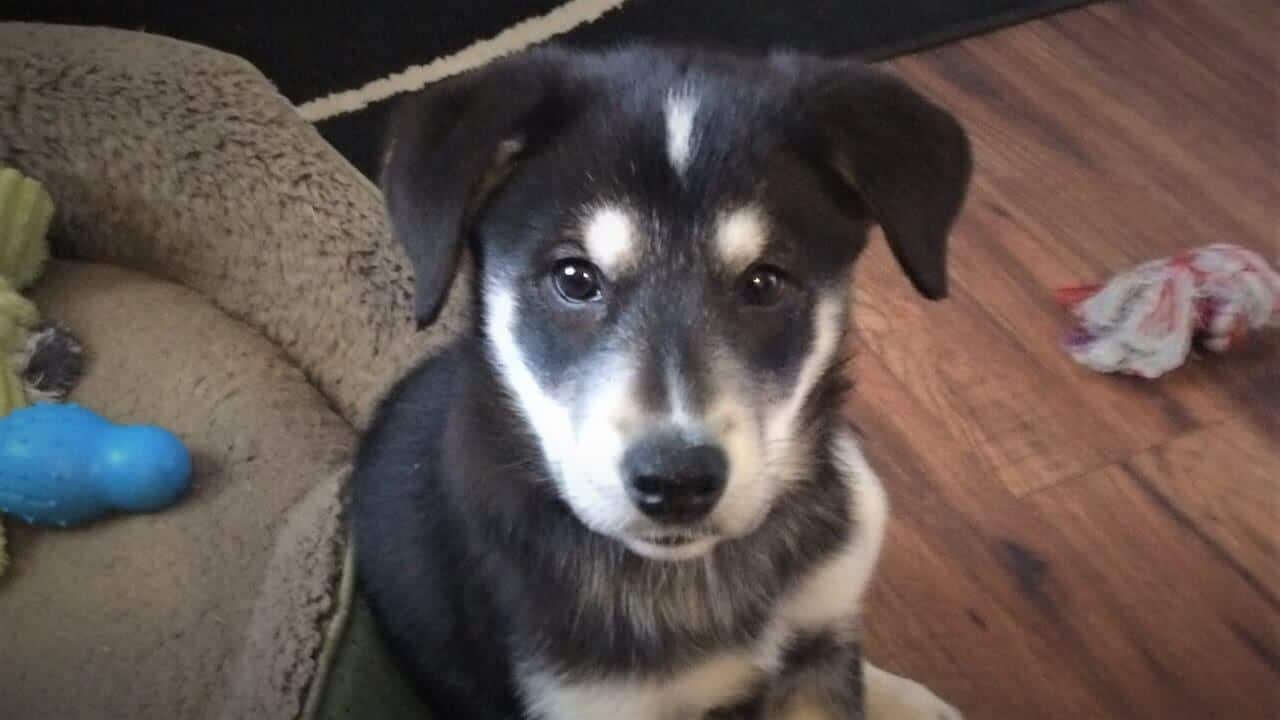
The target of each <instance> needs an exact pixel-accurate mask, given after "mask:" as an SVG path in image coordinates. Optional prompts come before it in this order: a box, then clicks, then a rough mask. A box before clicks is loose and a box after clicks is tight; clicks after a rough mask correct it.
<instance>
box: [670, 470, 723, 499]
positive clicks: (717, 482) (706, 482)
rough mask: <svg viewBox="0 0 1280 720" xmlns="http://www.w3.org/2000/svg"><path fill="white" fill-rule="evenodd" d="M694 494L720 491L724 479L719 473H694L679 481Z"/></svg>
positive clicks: (710, 493)
mask: <svg viewBox="0 0 1280 720" xmlns="http://www.w3.org/2000/svg"><path fill="white" fill-rule="evenodd" d="M681 482H682V483H683V484H684V485H686V486H687V487H688V491H689V494H691V495H694V496H703V495H713V494H715V493H718V492H720V487H721V486H722V485H723V484H724V479H723V477H722V476H719V475H710V474H707V475H694V476H693V477H690V478H686V479H684V480H682V481H681Z"/></svg>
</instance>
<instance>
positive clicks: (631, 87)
mask: <svg viewBox="0 0 1280 720" xmlns="http://www.w3.org/2000/svg"><path fill="white" fill-rule="evenodd" d="M969 166H970V159H969V149H968V143H967V141H966V139H965V136H964V133H963V131H962V130H961V128H960V127H959V126H958V125H957V124H956V122H955V121H954V120H953V119H952V118H951V117H950V116H949V115H948V114H946V113H945V112H944V111H942V110H940V109H939V108H937V107H935V106H934V105H932V104H930V103H929V102H927V101H926V100H924V99H923V98H922V97H920V96H919V95H917V94H916V93H915V92H913V91H911V90H910V89H908V88H907V87H906V86H904V85H903V84H901V83H900V82H898V81H897V80H894V79H892V78H890V77H889V76H887V75H884V74H881V73H879V72H875V71H872V70H869V69H867V68H865V67H863V66H861V65H858V64H855V63H851V62H838V61H828V60H819V59H816V58H810V57H803V56H796V55H773V56H770V57H767V58H763V57H762V58H756V59H748V58H738V57H729V56H722V55H703V54H697V53H687V52H671V51H666V52H659V51H656V50H650V49H643V48H633V49H628V50H623V51H615V52H611V53H608V54H580V53H573V52H568V51H563V50H557V49H546V50H540V51H536V52H531V53H526V54H524V55H520V56H516V57H513V58H511V59H508V60H505V61H502V62H499V63H496V64H493V65H490V66H487V67H485V68H483V69H480V70H477V71H474V72H471V73H468V74H465V75H462V76H458V77H455V78H452V79H450V80H447V81H445V82H442V83H440V84H438V85H436V86H433V87H431V88H429V89H428V90H426V91H424V92H422V93H419V94H418V95H416V96H414V97H412V98H410V99H409V100H408V101H407V102H406V103H405V104H404V105H403V106H402V108H401V109H400V110H399V111H398V113H397V115H396V116H395V118H394V120H393V123H392V132H391V137H390V145H389V150H388V159H387V164H386V169H385V172H384V177H383V185H384V188H385V191H386V196H387V202H388V207H389V210H390V214H391V218H392V222H393V226H394V230H395V233H396V235H397V237H398V238H399V240H400V242H402V243H403V244H404V246H405V248H406V250H407V251H408V254H409V257H410V259H411V260H412V262H413V265H414V272H415V276H416V294H417V297H416V307H417V312H418V316H419V321H420V322H421V323H429V322H430V321H431V320H433V319H434V317H435V316H436V314H437V313H438V312H439V310H440V306H441V305H442V304H443V302H444V298H445V297H446V295H447V294H448V290H449V287H450V284H451V282H452V279H453V276H454V273H455V271H456V269H457V266H458V260H459V258H460V255H461V253H462V252H463V250H464V248H469V249H470V251H471V252H472V253H473V255H474V257H475V258H476V260H477V267H478V275H479V283H480V285H479V289H480V291H479V292H477V294H476V296H477V298H478V300H477V301H478V303H479V304H480V308H479V309H480V317H481V322H480V332H481V333H482V334H483V337H484V340H485V342H486V343H487V347H488V350H489V353H490V357H491V359H492V362H493V364H494V367H495V368H496V369H497V372H498V375H499V376H500V378H501V381H502V383H503V385H504V387H502V388H495V391H505V392H506V393H507V394H509V395H510V397H511V399H512V401H513V404H514V407H515V408H517V409H518V411H519V412H520V413H521V414H522V415H523V417H524V419H525V420H526V421H527V424H528V428H529V430H530V432H531V433H532V434H533V435H534V436H535V437H536V438H537V441H538V444H539V446H540V448H541V450H542V453H543V455H544V459H545V461H546V464H547V466H548V468H549V469H550V475H551V478H552V480H553V482H554V483H555V486H556V490H557V492H558V493H559V495H560V496H561V497H562V498H563V500H564V501H565V502H566V503H567V504H568V506H569V507H570V508H571V509H572V510H573V512H574V513H575V514H576V515H577V517H578V518H579V519H580V520H581V521H582V522H583V523H584V524H585V525H586V526H588V527H590V528H591V529H593V530H595V531H597V532H600V533H603V534H606V535H609V536H611V537H614V538H617V539H618V540H620V541H621V542H623V543H624V544H625V545H626V546H627V547H629V548H631V549H632V550H633V551H635V552H637V553H640V554H642V555H645V556H647V557H652V558H663V559H681V558H688V557H695V556H697V555H700V554H702V553H704V552H706V551H707V550H709V549H710V548H711V547H713V546H714V545H715V543H716V542H718V541H721V540H727V539H732V538H736V537H741V536H744V535H746V534H749V533H750V532H752V530H754V529H755V528H756V527H758V526H759V525H760V523H761V522H762V521H763V520H764V518H765V517H766V516H767V515H768V514H769V511H770V509H771V508H772V507H773V506H774V505H775V503H776V502H777V501H778V499H779V498H781V497H784V496H785V493H786V490H787V489H788V487H789V486H790V485H791V484H793V483H795V482H798V481H800V480H801V479H802V478H803V477H804V475H805V473H806V471H807V470H808V466H807V464H806V461H807V458H810V457H812V456H813V452H812V448H811V447H810V446H809V441H808V440H809V438H811V436H812V433H810V432H807V429H808V427H809V426H810V425H811V424H812V422H813V421H814V420H815V415H816V414H817V413H819V412H821V410H820V403H815V402H813V400H814V399H815V397H816V396H819V395H821V390H820V388H821V387H822V381H823V380H824V379H825V378H826V377H827V376H828V375H829V374H830V373H831V372H832V367H833V364H834V363H835V362H836V360H837V358H838V355H839V353H840V349H841V344H842V343H841V340H842V337H843V334H844V328H845V324H846V308H847V306H848V286H849V279H850V270H851V268H852V265H853V262H854V260H855V258H856V257H857V256H858V254H859V252H860V251H861V249H862V247H863V245H864V244H865V242H866V239H867V233H868V229H869V227H870V225H872V224H878V225H879V226H880V227H881V228H882V229H883V230H884V234H885V236H886V238H887V239H888V242H889V243H890V245H891V247H892V250H893V253H894V255H895V256H896V257H897V259H898V260H899V262H900V263H901V265H902V268H903V270H904V271H905V272H906V274H907V276H908V277H909V278H910V279H911V282H912V283H913V284H914V285H915V287H916V288H917V289H918V290H919V291H920V292H921V293H922V294H924V295H925V296H927V297H930V298H940V297H943V296H944V295H945V294H946V273H945V248H946V237H947V233H948V230H949V228H950V225H951V223H952V221H953V219H954V217H955V215H956V213H957V211H958V210H959V208H960V205H961V203H962V200H963V196H964V193H965V187H966V184H967V181H968V176H969Z"/></svg>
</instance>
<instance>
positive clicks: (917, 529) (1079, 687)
mask: <svg viewBox="0 0 1280 720" xmlns="http://www.w3.org/2000/svg"><path fill="white" fill-rule="evenodd" d="M1277 52H1280V4H1278V3H1276V2H1274V0H1256V1H1252V2H1245V1H1239V0H1146V1H1144V2H1126V3H1106V4H1102V5H1095V6H1091V7H1087V8H1085V9H1081V10H1077V11H1073V12H1070V13H1066V14H1063V15H1059V16H1056V17H1053V18H1051V19H1047V20H1043V21H1037V22H1033V23H1030V24H1026V25H1022V26H1019V27H1016V28H1013V29H1010V30H1006V31H1003V32H999V33H996V34H993V35H988V36H984V37H978V38H973V39H970V40H968V41H965V42H961V43H958V44H955V45H950V46H946V47H943V48H940V49H936V50H932V51H929V52H927V53H923V54H920V55H916V56H912V57H908V58H904V59H900V60H898V61H896V62H894V63H893V65H894V67H895V68H896V69H897V70H898V71H899V72H900V73H901V74H903V75H904V76H906V77H907V78H908V79H909V80H910V81H911V82H912V83H913V84H915V85H916V86H917V87H919V88H921V89H922V90H924V91H925V92H926V93H927V94H928V95H930V96H931V97H933V98H935V99H936V100H938V101H940V102H941V103H943V104H945V105H946V106H947V107H949V108H950V109H952V110H953V111H954V112H956V113H957V114H958V115H959V117H960V118H961V119H962V121H963V122H964V123H965V124H966V126H967V127H968V128H969V130H970V133H971V135H972V137H973V140H974V144H975V154H976V161H977V171H976V176H975V185H974V188H973V191H972V193H971V195H970V200H969V203H968V207H967V210H966V212H965V214H964V216H963V219H962V221H961V223H960V226H959V229H958V232H957V233H956V235H955V240H954V253H953V268H954V270H953V281H954V293H953V297H952V299H951V300H949V301H947V302H945V303H939V304H931V303H926V302H924V301H920V300H918V299H916V298H915V297H914V296H913V295H912V293H911V290H910V289H909V287H908V285H907V283H906V281H905V280H904V279H903V278H902V276H901V275H900V274H899V273H898V271H897V270H896V268H895V266H894V264H893V262H892V260H891V258H890V256H889V254H888V252H887V251H885V249H884V247H883V245H882V244H879V243H877V245H878V247H876V248H875V249H874V250H873V251H870V253H869V256H868V257H867V258H866V259H865V261H864V262H863V264H862V266H861V268H860V270H859V276H858V282H859V294H858V304H857V308H856V311H855V317H856V319H857V322H858V324H859V334H858V339H857V340H858V343H859V346H858V348H857V350H856V353H857V354H856V360H855V362H854V367H853V370H852V372H853V374H854V377H855V382H856V388H857V390H856V392H855V394H854V398H853V399H852V400H851V403H850V405H851V407H850V408H849V410H850V413H851V414H852V415H853V416H854V417H855V418H856V420H857V422H858V423H859V425H860V426H861V427H862V428H863V429H864V431H865V432H866V433H867V434H868V436H869V438H870V440H869V442H870V446H871V447H870V451H871V454H872V456H873V457H874V459H875V460H876V462H877V465H878V466H879V468H880V469H881V471H882V474H883V475H884V478H885V481H886V484H887V485H888V487H889V492H890V496H891V500H892V502H893V505H894V518H893V521H892V525H891V529H890V531H889V538H888V543H887V547H886V553H885V557H884V560H883V564H882V566H881V574H880V577H879V579H878V581H877V584H876V586H875V589H874V590H873V592H872V597H871V602H870V608H869V625H870V627H869V630H868V632H869V639H868V654H869V655H870V656H871V657H872V658H873V659H874V660H877V661H879V663H880V664H882V665H884V666H886V667H887V668H889V669H891V670H894V671H898V672H903V673H905V674H907V675H910V676H911V677H913V678H916V679H919V680H921V681H922V682H924V683H925V684H927V685H930V686H931V687H933V688H935V689H936V690H937V691H938V692H939V694H941V695H943V696H945V697H947V698H948V699H950V700H951V701H953V702H954V703H955V704H957V705H958V706H959V707H960V708H961V709H962V710H964V711H965V712H966V714H967V715H968V717H970V718H978V719H981V718H997V719H999V720H1006V719H1016V718H1034V719H1036V720H1041V719H1045V720H1050V719H1055V718H1062V719H1063V720H1080V719H1085V720H1090V719H1095V718H1097V719H1105V720H1112V719H1126V718H1141V719H1143V720H1154V719H1160V720H1180V719H1182V718H1187V719H1191V718H1195V719H1202V718H1224V719H1229V720H1251V719H1253V718H1258V719H1259V720H1261V719H1263V718H1271V719H1275V718H1280V332H1273V333H1272V334H1271V335H1270V336H1269V337H1268V338H1267V339H1265V340H1262V341H1260V342H1257V343H1255V344H1253V345H1252V346H1250V347H1249V348H1247V349H1246V350H1244V351H1242V352H1240V353H1238V354H1235V355H1229V356H1223V357H1209V358H1199V359H1196V360H1195V361H1194V362H1193V363H1192V364H1191V365H1189V366H1187V367H1185V368H1183V369H1181V370H1179V371H1178V372H1176V373H1175V374H1173V375H1171V376H1167V377H1166V378H1164V379H1161V380H1159V381H1154V382H1152V381H1142V380H1137V379H1126V378H1117V377H1107V376H1102V375H1097V374H1092V373H1090V372H1088V371H1086V370H1084V369H1082V368H1080V367H1078V366H1076V365H1074V364H1073V363H1072V361H1071V360H1070V359H1069V358H1068V357H1067V356H1066V354H1065V353H1064V352H1063V351H1062V350H1061V349H1060V348H1059V346H1058V344H1057V341H1058V338H1059V336H1060V334H1061V332H1062V331H1063V329H1064V328H1065V322H1064V318H1063V313H1062V312H1061V311H1060V310H1059V309H1058V308H1057V307H1056V306H1055V305H1054V303H1053V301H1052V299H1051V295H1050V290H1051V289H1052V288H1054V287H1056V286H1059V285H1065V284H1071V283H1075V282H1079V281H1094V280H1099V279H1103V278H1105V277H1106V276H1108V275H1109V274H1111V273H1113V272H1115V271H1118V270H1121V269H1124V268H1127V267H1129V266H1131V265H1133V264H1134V263H1137V262H1139V261H1142V260H1144V259H1148V258H1152V257H1156V256H1160V255H1163V254H1167V253H1170V252H1172V251H1175V250H1178V249H1180V248H1184V247H1189V246H1196V245H1201V244H1206V243H1211V242H1218V241H1227V242H1235V243H1240V244H1243V245H1246V246H1249V247H1252V248H1254V249H1256V250H1260V251H1263V252H1264V254H1265V255H1266V256H1267V257H1268V258H1269V259H1271V260H1273V261H1280V142H1278V138H1277V134H1278V133H1280V89H1278V88H1280V62H1278V61H1280V58H1278V56H1277Z"/></svg>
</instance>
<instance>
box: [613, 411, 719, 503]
mask: <svg viewBox="0 0 1280 720" xmlns="http://www.w3.org/2000/svg"><path fill="white" fill-rule="evenodd" d="M728 469H729V461H728V459H726V458H725V454H724V451H723V450H721V449H720V448H719V447H717V446H715V445H710V444H707V443H691V442H689V441H688V440H686V439H684V438H683V437H682V436H680V435H679V434H677V433H673V432H662V433H655V434H653V435H650V436H649V437H646V438H644V439H643V440H641V441H640V442H638V443H636V444H635V445H633V446H631V448H629V449H628V450H627V452H626V453H625V454H623V456H622V471H623V473H624V474H625V475H626V481H627V494H628V495H630V497H631V502H633V503H635V504H636V507H637V508H639V509H640V512H642V513H644V514H645V515H648V516H649V517H651V518H653V519H654V520H660V521H662V522H670V523H689V522H694V521H696V520H701V519H702V518H704V517H706V516H707V514H708V513H710V512H711V509H712V508H714V507H715V505H716V502H717V501H718V500H719V499H720V496H721V495H722V494H723V493H724V485H725V476H726V475H727V474H728Z"/></svg>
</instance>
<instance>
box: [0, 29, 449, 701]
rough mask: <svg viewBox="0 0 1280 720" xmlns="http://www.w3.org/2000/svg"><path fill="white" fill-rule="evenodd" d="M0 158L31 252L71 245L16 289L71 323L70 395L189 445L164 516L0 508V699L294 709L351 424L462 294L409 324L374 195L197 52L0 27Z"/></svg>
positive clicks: (302, 691)
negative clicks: (182, 493) (74, 369)
mask: <svg viewBox="0 0 1280 720" xmlns="http://www.w3.org/2000/svg"><path fill="white" fill-rule="evenodd" d="M0 163H4V164H10V165H12V166H14V167H17V168H18V169H20V170H21V171H22V172H24V173H26V174H28V175H30V176H32V177H34V178H37V179H39V180H40V181H41V182H43V183H44V184H45V185H46V187H47V188H48V189H49V192H50V193H51V194H52V195H53V197H54V199H55V202H56V203H57V205H58V212H57V216H56V218H55V228H54V231H53V240H54V250H55V254H56V255H59V256H60V257H63V258H72V259H74V260H75V262H67V261H62V262H58V263H55V264H54V265H53V266H52V267H51V268H50V270H49V272H47V274H46V277H45V279H44V280H43V281H42V283H41V284H40V285H39V286H38V287H37V289H36V291H35V293H34V295H35V299H36V300H37V302H38V303H39V305H40V307H41V308H42V310H43V312H44V314H45V315H46V316H47V317H49V318H51V319H54V320H57V321H60V322H63V323H65V324H66V325H67V326H69V327H70V328H71V330H72V331H73V332H74V333H75V334H77V335H78V336H79V337H80V338H81V339H82V340H83V341H84V343H85V345H86V349H87V353H88V359H89V366H88V372H87V375H86V377H85V379H84V381H83V382H82V384H81V385H80V386H79V387H78V388H77V390H76V391H75V393H74V395H73V399H74V400H75V401H77V402H79V403H81V404H83V405H85V406H87V407H90V408H92V409H94V410H96V411H98V412H100V413H101V414H103V415H105V416H106V417H108V418H112V419H114V420H117V421H125V422H151V423H157V424H161V425H163V426H166V427H168V428H170V429H172V430H174V431H175V432H177V433H178V434H179V435H180V436H181V437H182V438H183V440H184V441H185V442H186V443H187V444H188V445H189V446H190V447H191V448H192V450H193V453H194V456H195V466H196V480H195V490H194V492H193V493H192V495H191V496H190V497H189V498H187V499H186V500H185V501H184V502H183V503H182V504H181V505H179V506H177V507H175V508H173V509H172V510H169V511H166V512H164V513H160V514H157V515H150V516H133V517H117V518H112V519H109V520H106V521H104V522H100V523H96V524H93V525H91V526H88V527H86V528H83V529H79V530H75V531H59V532H53V531H44V530H35V529H32V528H28V527H24V526H22V525H20V524H17V523H13V522H8V523H7V525H8V528H9V531H10V543H9V544H10V552H11V555H12V559H13V566H12V568H11V569H10V571H9V572H8V573H7V574H6V575H5V576H3V577H0V717H4V718H9V719H12V720H26V719H27V718H60V719H69V718H166V719H172V718H183V719H184V720H185V719H188V718H192V719H195V718H290V717H298V716H300V715H304V714H314V711H315V708H316V706H317V701H318V698H319V697H320V694H321V692H320V691H321V690H322V689H323V687H324V682H323V681H324V679H325V671H326V668H327V667H328V666H329V664H330V659H331V657H332V655H333V648H332V647H331V645H332V643H329V646H327V645H326V638H329V637H333V636H334V633H335V632H336V631H337V630H339V629H341V627H342V625H343V621H344V618H345V614H346V608H347V605H346V599H347V598H346V597H345V596H344V594H343V589H344V587H345V588H346V589H347V590H349V588H350V582H349V580H350V568H349V567H346V566H345V565H344V557H346V540H345V537H344V535H343V533H342V530H341V486H342V481H343V479H344V478H345V475H346V472H347V470H348V463H349V457H350V455H349V453H350V450H351V448H352V446H353V443H354V441H355V437H356V433H357V431H358V429H359V428H360V427H362V426H363V424H364V423H365V422H366V420H367V419H368V418H369V416H370V413H371V411H372V409H373V408H374V406H375V403H376V399H377V397H378V396H379V395H380V393H381V392H382V391H383V390H384V389H385V387H386V386H387V385H388V383H389V382H390V381H391V380H393V379H394V378H395V377H397V376H398V375H399V374H400V373H402V372H403V371H404V369H405V368H406V367H407V366H408V365H409V364H410V363H411V362H413V361H414V360H415V359H416V358H418V357H420V356H422V354H424V353H426V352H430V351H431V350H432V348H434V347H436V346H438V345H439V344H440V343H441V342H443V341H444V340H445V339H447V338H448V337H449V336H450V335H451V334H452V333H453V332H455V330H456V328H458V327H460V326H461V325H462V324H463V323H465V322H466V318H465V317H464V316H463V315H462V314H461V311H460V308H461V307H462V304H460V303H456V302H455V303H452V306H451V308H450V309H449V310H448V311H447V312H446V315H445V317H444V320H443V322H441V323H440V324H439V325H437V326H436V327H435V328H433V329H432V331H431V332H429V333H418V332H415V331H414V330H413V327H412V324H411V321H410V304H409V287H410V284H409V282H408V278H407V264H406V263H405V261H404V260H403V258H402V257H401V254H400V251H399V249H398V248H396V247H395V246H394V245H393V244H392V243H391V242H390V240H389V235H388V229H387V225H386V222H385V219H384V217H383V211H382V207H381V201H380V198H379V196H378V193H377V191H376V190H375V189H374V188H373V187H372V186H371V185H370V184H369V183H368V182H367V181H366V180H365V179H364V178H363V177H362V176H361V175H360V174H359V173H358V172H357V171H356V170H355V169H353V168H352V167H351V166H350V165H349V164H348V163H347V162H346V161H345V160H344V159H343V158H342V157H341V156H340V155H338V153H337V152H336V151H334V150H333V149H332V148H331V147H329V146H328V144H327V143H325V142H324V141H323V140H322V139H321V138H320V136H319V135H318V134H317V133H316V131H315V130H314V129H313V128H312V127H311V126H310V125H308V124H307V123H306V122H304V121H303V120H301V119H300V118H299V117H298V116H297V114H296V113H295V111H294V109H293V107H292V106H290V105H289V103H288V102H287V101H286V100H284V99H283V98H282V97H281V96H280V95H279V94H278V93H277V92H276V91H275V90H274V88H273V87H272V86H271V84H270V83H269V82H268V81H266V80H265V79H264V78H263V77H262V75H261V74H260V73H258V72H257V71H256V70H254V69H253V68H252V67H251V66H249V65H248V64H247V63H245V62H244V61H242V60H240V59H238V58H235V57H231V56H228V55H225V54H222V53H219V52H215V51H211V50H207V49H204V48H199V47H196V46H192V45H189V44H185V43H181V42H177V41H173V40H169V39H164V38H159V37H154V36H148V35H142V34H136V33H127V32H121V31H114V30H105V29H85V28H71V27H54V26H44V25H29V24H17V23H9V24H0ZM465 285H466V283H459V284H458V287H457V288H455V290H456V292H457V293H463V292H465V291H466V289H465ZM344 579H345V581H346V582H345V583H344Z"/></svg>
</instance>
